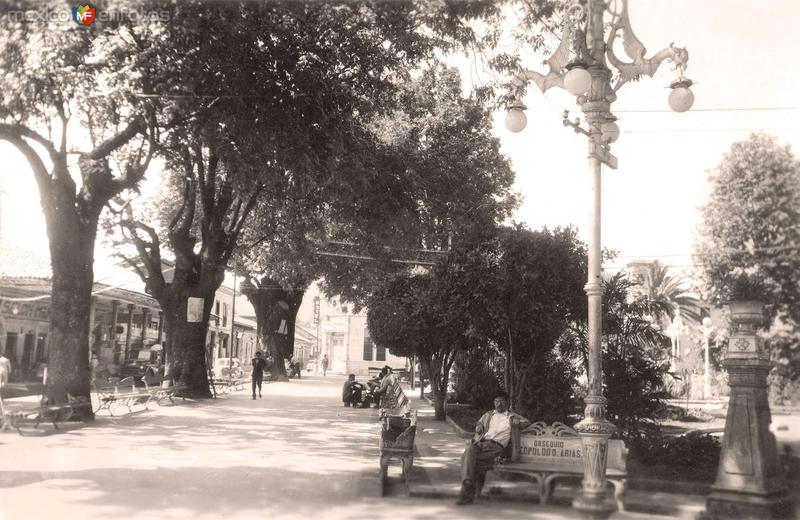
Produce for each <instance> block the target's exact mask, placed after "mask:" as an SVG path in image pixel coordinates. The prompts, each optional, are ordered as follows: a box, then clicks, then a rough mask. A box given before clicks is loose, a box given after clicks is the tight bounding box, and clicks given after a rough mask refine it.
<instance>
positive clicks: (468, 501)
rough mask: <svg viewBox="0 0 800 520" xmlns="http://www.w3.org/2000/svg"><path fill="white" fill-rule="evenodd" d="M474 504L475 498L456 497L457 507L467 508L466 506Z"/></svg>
mask: <svg viewBox="0 0 800 520" xmlns="http://www.w3.org/2000/svg"><path fill="white" fill-rule="evenodd" d="M474 502H475V497H473V496H468V497H465V496H464V495H461V496H460V497H458V500H456V505H457V506H468V505H470V504H472V503H474Z"/></svg>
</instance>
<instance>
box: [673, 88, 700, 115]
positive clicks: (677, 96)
mask: <svg viewBox="0 0 800 520" xmlns="http://www.w3.org/2000/svg"><path fill="white" fill-rule="evenodd" d="M668 101H669V107H670V108H671V109H672V110H674V111H675V112H686V111H687V110H689V109H690V108H692V105H693V104H694V94H693V93H692V91H691V90H689V87H676V88H673V89H672V92H670V93H669V100H668Z"/></svg>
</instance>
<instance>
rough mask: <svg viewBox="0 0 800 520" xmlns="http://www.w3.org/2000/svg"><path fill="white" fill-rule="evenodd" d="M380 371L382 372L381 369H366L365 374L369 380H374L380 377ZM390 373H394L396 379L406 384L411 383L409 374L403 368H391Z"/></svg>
mask: <svg viewBox="0 0 800 520" xmlns="http://www.w3.org/2000/svg"><path fill="white" fill-rule="evenodd" d="M381 370H383V367H367V374H368V375H369V377H370V379H375V378H376V377H378V376H379V375H380V373H381ZM392 372H394V374H395V375H396V376H397V379H399V380H400V381H405V382H406V383H408V382H410V381H411V373H410V372H409V371H408V370H406V369H405V368H393V369H392Z"/></svg>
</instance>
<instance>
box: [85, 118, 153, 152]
mask: <svg viewBox="0 0 800 520" xmlns="http://www.w3.org/2000/svg"><path fill="white" fill-rule="evenodd" d="M145 130H147V125H146V123H145V120H144V118H143V117H142V116H137V117H135V118H134V119H133V121H131V122H130V123H129V124H128V126H127V127H125V128H124V129H122V130H121V131H119V132H118V133H117V134H116V135H114V136H113V137H111V138H109V139H107V140H106V141H103V142H102V143H100V145H99V146H97V147H96V148H95V149H94V150H92V151H91V152H89V158H90V159H92V160H95V161H96V160H97V159H102V158H103V157H107V156H108V155H109V154H110V153H111V152H113V151H114V150H116V149H117V148H119V147H121V146H124V145H125V144H127V143H128V142H129V141H130V140H131V139H133V136H135V135H136V134H138V133H140V132H144V131H145Z"/></svg>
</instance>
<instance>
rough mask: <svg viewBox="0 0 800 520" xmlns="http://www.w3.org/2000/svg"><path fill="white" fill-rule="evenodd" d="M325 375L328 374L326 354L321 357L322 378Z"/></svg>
mask: <svg viewBox="0 0 800 520" xmlns="http://www.w3.org/2000/svg"><path fill="white" fill-rule="evenodd" d="M327 373H328V354H325V355H324V356H322V375H323V376H324V375H325V374H327Z"/></svg>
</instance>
